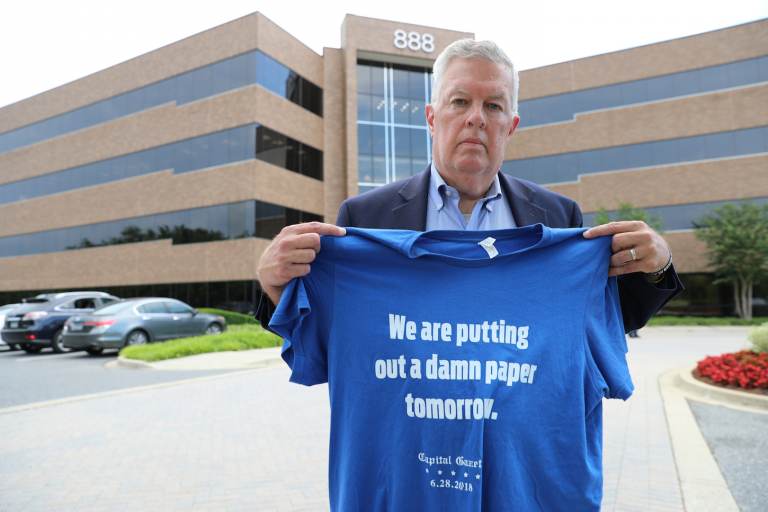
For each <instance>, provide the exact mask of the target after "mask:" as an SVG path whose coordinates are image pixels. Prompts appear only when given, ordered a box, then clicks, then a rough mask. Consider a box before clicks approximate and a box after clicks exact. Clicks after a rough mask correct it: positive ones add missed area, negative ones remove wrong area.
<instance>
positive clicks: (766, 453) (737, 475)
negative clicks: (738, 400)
mask: <svg viewBox="0 0 768 512" xmlns="http://www.w3.org/2000/svg"><path fill="white" fill-rule="evenodd" d="M688 402H689V405H690V407H691V410H692V411H693V414H694V415H695V416H696V421H697V423H698V425H699V428H700V430H701V433H702V434H703V435H704V439H706V441H707V445H709V449H710V450H711V451H712V453H713V455H714V457H715V460H716V461H717V464H718V466H719V467H720V470H721V471H722V473H723V477H724V478H725V480H726V482H727V483H728V488H729V489H730V490H731V493H732V494H733V497H734V499H735V500H736V503H737V504H738V506H739V509H740V510H741V512H765V511H766V510H768V480H766V462H768V435H766V434H768V414H760V413H754V412H747V411H744V410H738V409H733V408H730V407H725V406H723V405H712V404H706V403H703V402H697V401H695V400H689V401H688Z"/></svg>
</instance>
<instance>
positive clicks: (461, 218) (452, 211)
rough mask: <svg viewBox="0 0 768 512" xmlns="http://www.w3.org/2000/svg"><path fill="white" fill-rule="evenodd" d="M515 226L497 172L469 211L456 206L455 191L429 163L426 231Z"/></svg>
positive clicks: (433, 165) (507, 227)
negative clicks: (464, 211) (489, 186)
mask: <svg viewBox="0 0 768 512" xmlns="http://www.w3.org/2000/svg"><path fill="white" fill-rule="evenodd" d="M514 227H517V224H515V217H514V215H512V208H511V207H510V205H509V202H508V201H507V200H506V198H505V197H504V192H503V191H502V189H501V184H500V183H499V176H498V175H497V176H496V177H495V178H494V179H493V183H492V184H491V188H490V189H488V192H487V193H486V194H485V196H484V197H483V198H482V199H480V200H479V201H478V202H476V203H475V207H474V208H473V209H472V214H467V215H465V214H463V213H462V212H461V210H460V209H459V191H458V190H456V189H455V188H453V187H451V186H450V185H448V184H447V183H446V182H445V180H444V179H443V177H442V176H440V173H439V172H437V168H436V167H435V164H432V169H431V176H430V179H429V201H427V231H431V230H435V229H458V230H464V229H469V230H491V229H509V228H514Z"/></svg>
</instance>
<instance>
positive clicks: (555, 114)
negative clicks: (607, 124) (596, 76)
mask: <svg viewBox="0 0 768 512" xmlns="http://www.w3.org/2000/svg"><path fill="white" fill-rule="evenodd" d="M765 81H768V56H764V57H758V58H754V59H748V60H742V61H739V62H730V63H728V64H721V65H719V66H711V67H707V68H701V69H694V70H691V71H683V72H680V73H673V74H669V75H663V76H656V77H652V78H645V79H642V80H636V81H633V82H625V83H620V84H612V85H606V86H603V87H595V88H593V89H583V90H580V91H575V92H569V93H565V94H557V95H554V96H544V97H541V98H534V99H531V100H525V101H521V102H520V104H519V110H520V126H522V127H529V126H536V125H540V124H546V123H559V122H562V121H570V120H572V119H573V118H574V116H575V115H576V114H577V113H579V112H588V111H590V110H598V109H603V108H613V107H621V106H625V105H632V104H635V103H642V102H646V101H657V100H663V99H667V98H675V97H678V96H686V95H689V94H699V93H704V92H713V91H717V90H720V89H726V88H729V87H739V86H744V85H749V84H756V83H760V82H765Z"/></svg>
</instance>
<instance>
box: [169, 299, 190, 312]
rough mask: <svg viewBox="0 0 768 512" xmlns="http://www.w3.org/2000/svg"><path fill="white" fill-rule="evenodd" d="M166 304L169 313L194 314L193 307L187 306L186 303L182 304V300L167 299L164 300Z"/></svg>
mask: <svg viewBox="0 0 768 512" xmlns="http://www.w3.org/2000/svg"><path fill="white" fill-rule="evenodd" d="M163 304H164V305H165V308H166V309H167V310H168V312H169V313H171V314H172V315H191V314H192V308H190V307H189V306H187V305H186V304H182V303H181V302H176V301H165V302H163Z"/></svg>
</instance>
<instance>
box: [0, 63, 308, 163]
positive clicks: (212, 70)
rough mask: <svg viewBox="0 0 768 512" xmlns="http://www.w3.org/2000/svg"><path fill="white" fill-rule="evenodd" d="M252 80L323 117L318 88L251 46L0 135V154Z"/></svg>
mask: <svg viewBox="0 0 768 512" xmlns="http://www.w3.org/2000/svg"><path fill="white" fill-rule="evenodd" d="M251 84H259V85H261V86H262V87H264V88H266V89H268V90H270V91H272V92H273V93H275V94H278V95H279V96H281V97H283V98H286V99H288V100H290V101H292V102H294V103H296V104H297V105H299V106H302V107H304V108H306V109H307V110H309V111H310V112H314V113H315V114H317V115H319V116H322V115H323V94H322V89H320V87H318V86H317V85H315V84H313V83H312V82H310V81H308V80H307V79H306V78H304V77H302V76H301V75H299V74H297V73H296V72H294V71H291V70H290V69H289V68H287V67H286V66H284V65H282V64H280V63H279V62H277V61H276V60H274V59H273V58H272V57H270V56H268V55H267V54H265V53H263V52H261V51H258V50H256V51H252V52H249V53H244V54H242V55H238V56H237V57H232V58H230V59H226V60H223V61H220V62H216V63H213V64H209V65H208V66H204V67H201V68H198V69H193V70H192V71H187V72H186V73H182V74H180V75H176V76H174V77H171V78H167V79H165V80H162V81H160V82H155V83H153V84H150V85H146V86H144V87H141V88H139V89H135V90H133V91H129V92H126V93H123V94H119V95H117V96H113V97H112V98H109V99H105V100H102V101H98V102H96V103H93V104H91V105H86V106H84V107H81V108H79V109H77V110H72V111H70V112H66V113H64V114H60V115H58V116H56V117H51V118H49V119H45V120H42V121H38V122H37V123H33V124H30V125H27V126H23V127H21V128H17V129H15V130H12V131H9V132H6V133H3V134H0V153H3V152H5V151H10V150H12V149H15V148H18V147H21V146H26V145H28V144H33V143H35V142H40V141H42V140H46V139H50V138H52V137H56V136H59V135H62V134H65V133H69V132H72V131H75V130H79V129H82V128H87V127H90V126H94V125H96V124H99V123H104V122H106V121H110V120H112V119H116V118H118V117H122V116H126V115H129V114H134V113H136V112H140V111H142V110H146V109H149V108H152V107H156V106H158V105H162V104H164V103H168V102H175V103H176V104H178V105H181V104H184V103H188V102H190V101H196V100H199V99H201V98H206V97H209V96H213V95H216V94H220V93H223V92H226V91H231V90H233V89H237V88H240V87H244V86H246V85H251Z"/></svg>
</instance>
